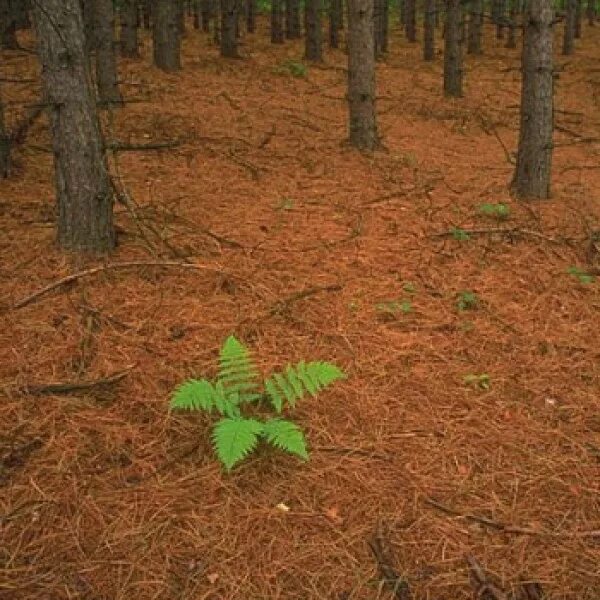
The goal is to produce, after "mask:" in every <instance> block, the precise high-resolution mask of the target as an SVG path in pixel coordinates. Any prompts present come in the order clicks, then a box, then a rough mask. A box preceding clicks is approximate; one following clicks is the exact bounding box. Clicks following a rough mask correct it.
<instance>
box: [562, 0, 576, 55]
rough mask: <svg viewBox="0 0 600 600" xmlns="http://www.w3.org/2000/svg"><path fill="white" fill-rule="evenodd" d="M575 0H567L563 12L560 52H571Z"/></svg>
mask: <svg viewBox="0 0 600 600" xmlns="http://www.w3.org/2000/svg"><path fill="white" fill-rule="evenodd" d="M576 5H577V0H567V6H566V9H567V12H566V14H565V29H564V33H563V47H562V53H563V54H564V55H569V54H572V53H573V41H574V39H575V17H576V14H575V13H576V10H577V6H576Z"/></svg>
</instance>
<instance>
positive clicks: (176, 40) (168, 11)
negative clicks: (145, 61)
mask: <svg viewBox="0 0 600 600" xmlns="http://www.w3.org/2000/svg"><path fill="white" fill-rule="evenodd" d="M178 16H179V15H178V11H177V5H176V4H175V3H174V2H172V0H154V2H153V4H152V21H153V32H152V41H153V58H154V64H155V65H156V66H157V67H158V68H159V69H162V70H163V71H166V72H168V73H170V72H174V71H179V70H180V69H181V31H180V25H179V19H178Z"/></svg>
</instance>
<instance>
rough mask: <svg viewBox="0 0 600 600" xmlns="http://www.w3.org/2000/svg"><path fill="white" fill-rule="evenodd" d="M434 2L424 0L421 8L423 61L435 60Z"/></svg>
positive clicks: (433, 0) (432, 0)
mask: <svg viewBox="0 0 600 600" xmlns="http://www.w3.org/2000/svg"><path fill="white" fill-rule="evenodd" d="M435 4H436V3H435V0H425V5H424V7H423V60H428V61H429V60H433V59H434V58H435V10H436V5H435Z"/></svg>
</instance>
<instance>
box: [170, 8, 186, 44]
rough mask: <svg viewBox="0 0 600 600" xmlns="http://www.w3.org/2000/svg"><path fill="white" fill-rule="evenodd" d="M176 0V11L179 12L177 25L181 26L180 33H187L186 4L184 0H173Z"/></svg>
mask: <svg viewBox="0 0 600 600" xmlns="http://www.w3.org/2000/svg"><path fill="white" fill-rule="evenodd" d="M171 1H174V2H175V12H176V14H177V26H178V27H179V35H180V36H183V35H184V33H185V4H184V0H171Z"/></svg>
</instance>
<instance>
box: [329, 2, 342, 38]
mask: <svg viewBox="0 0 600 600" xmlns="http://www.w3.org/2000/svg"><path fill="white" fill-rule="evenodd" d="M342 10H343V4H342V2H340V0H330V1H329V47H330V48H338V47H339V45H340V36H339V33H340V28H341V23H340V21H341V19H342Z"/></svg>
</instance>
